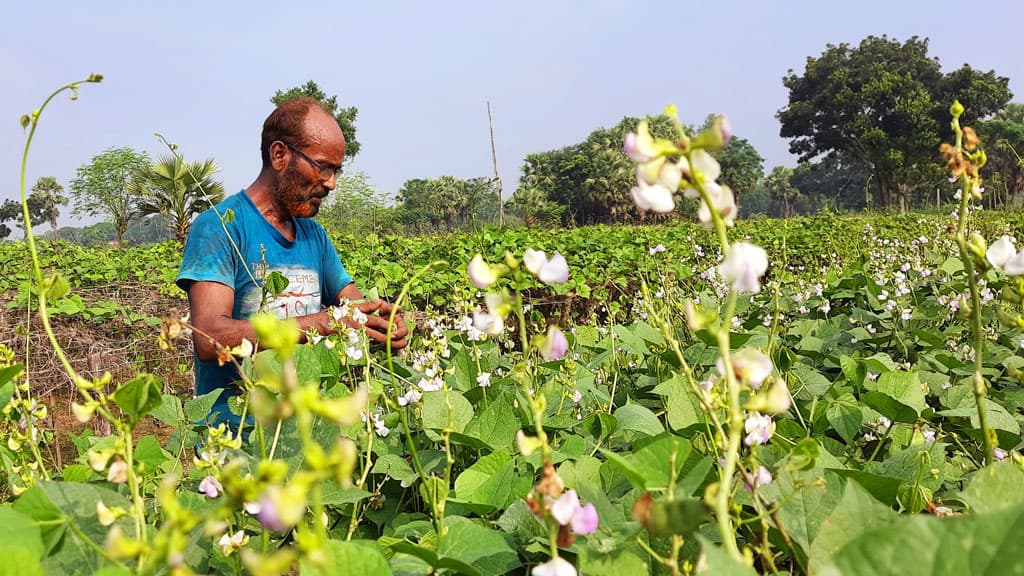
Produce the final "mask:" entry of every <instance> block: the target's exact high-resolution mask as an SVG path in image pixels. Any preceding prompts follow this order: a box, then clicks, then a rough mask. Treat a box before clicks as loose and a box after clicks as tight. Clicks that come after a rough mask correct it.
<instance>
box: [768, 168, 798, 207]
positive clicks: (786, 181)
mask: <svg viewBox="0 0 1024 576" xmlns="http://www.w3.org/2000/svg"><path fill="white" fill-rule="evenodd" d="M792 177H793V169H792V168H786V167H785V166H776V167H775V168H772V173H771V174H769V175H768V177H767V178H765V180H764V186H765V188H766V189H767V190H768V194H769V196H770V197H771V199H772V202H774V203H775V204H776V205H777V206H780V207H781V208H782V210H781V212H782V217H783V218H789V217H790V216H792V214H793V201H794V200H796V199H797V198H798V197H799V196H800V191H799V190H797V189H796V188H794V187H793V184H792V183H791V182H790V179H791V178H792Z"/></svg>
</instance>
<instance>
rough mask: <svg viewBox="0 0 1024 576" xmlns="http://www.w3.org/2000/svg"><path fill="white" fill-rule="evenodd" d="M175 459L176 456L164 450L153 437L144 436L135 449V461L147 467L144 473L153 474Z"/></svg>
mask: <svg viewBox="0 0 1024 576" xmlns="http://www.w3.org/2000/svg"><path fill="white" fill-rule="evenodd" d="M173 459H174V456H172V455H171V454H170V452H168V451H166V450H164V449H163V448H162V447H161V446H160V442H159V441H158V440H157V439H156V437H155V436H153V435H148V436H143V437H142V439H141V440H139V443H138V445H137V446H136V447H135V461H136V462H141V463H142V464H144V465H145V467H144V468H143V473H150V472H153V471H154V470H156V469H157V467H158V466H160V465H161V464H163V463H164V462H167V461H168V460H173Z"/></svg>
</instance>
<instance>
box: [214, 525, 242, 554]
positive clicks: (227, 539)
mask: <svg viewBox="0 0 1024 576" xmlns="http://www.w3.org/2000/svg"><path fill="white" fill-rule="evenodd" d="M248 541H249V535H248V534H246V533H245V530H239V531H238V532H235V533H234V534H231V535H228V533H227V532H225V533H224V535H223V536H221V537H220V540H218V541H217V545H218V546H220V549H221V550H222V551H223V552H224V555H225V556H230V555H231V553H232V552H234V551H235V550H238V549H239V548H241V547H242V546H245V544H246V543H247V542H248Z"/></svg>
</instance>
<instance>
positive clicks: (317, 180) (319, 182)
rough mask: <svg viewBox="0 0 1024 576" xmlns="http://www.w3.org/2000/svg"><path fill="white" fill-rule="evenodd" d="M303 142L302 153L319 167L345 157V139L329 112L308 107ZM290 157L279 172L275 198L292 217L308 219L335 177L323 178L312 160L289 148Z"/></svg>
mask: <svg viewBox="0 0 1024 576" xmlns="http://www.w3.org/2000/svg"><path fill="white" fill-rule="evenodd" d="M305 128H306V141H307V142H308V145H306V146H303V147H302V148H301V150H302V152H303V153H304V154H306V155H307V156H309V158H310V159H312V160H314V161H315V162H317V163H319V164H320V165H321V166H322V167H323V166H326V167H330V168H337V167H340V166H341V163H342V160H343V159H344V157H345V138H344V136H342V134H341V129H340V128H338V123H337V122H336V121H335V120H334V118H331V117H330V116H329V115H327V114H324V113H322V112H320V111H318V110H311V111H310V113H309V116H308V117H307V118H306V123H305ZM289 153H290V154H291V159H290V160H289V162H288V164H287V166H286V167H285V169H284V171H283V172H281V176H280V179H279V180H278V184H277V197H278V199H279V200H280V202H281V204H283V207H284V209H285V211H286V212H287V213H288V214H289V215H290V216H292V217H293V218H311V217H313V216H316V214H317V212H319V211H320V203H321V202H322V201H323V199H324V198H325V197H326V196H327V194H328V193H329V192H330V191H331V190H334V186H335V182H334V178H333V177H331V178H323V177H322V176H321V175H320V169H319V168H317V167H316V166H314V164H313V162H310V161H309V159H307V158H304V157H303V156H302V155H301V154H298V153H296V152H294V151H292V150H290V149H289Z"/></svg>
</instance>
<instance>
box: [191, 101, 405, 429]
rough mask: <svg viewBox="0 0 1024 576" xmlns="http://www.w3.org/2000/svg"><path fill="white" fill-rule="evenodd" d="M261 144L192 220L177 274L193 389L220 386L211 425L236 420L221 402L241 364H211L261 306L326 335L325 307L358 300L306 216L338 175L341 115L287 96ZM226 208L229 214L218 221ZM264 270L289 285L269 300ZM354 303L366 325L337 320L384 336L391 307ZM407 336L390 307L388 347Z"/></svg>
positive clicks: (248, 329)
mask: <svg viewBox="0 0 1024 576" xmlns="http://www.w3.org/2000/svg"><path fill="white" fill-rule="evenodd" d="M260 151H261V154H262V157H263V168H262V170H261V171H260V174H259V176H258V177H257V178H256V181H255V182H253V183H252V184H251V185H250V186H249V187H248V188H246V189H244V190H242V191H241V193H239V194H236V195H234V196H231V197H229V198H227V199H226V200H224V201H223V202H221V203H220V204H218V205H217V207H216V209H215V210H214V209H210V210H207V211H206V212H204V213H203V214H201V215H200V216H199V217H198V218H196V221H195V222H194V223H193V225H192V230H191V232H190V233H189V236H188V241H187V243H186V244H185V253H184V256H183V259H182V263H181V270H180V271H179V273H178V280H177V284H178V286H179V287H181V288H182V289H183V290H185V291H186V292H188V300H189V308H190V310H191V313H190V316H191V322H192V324H193V326H194V327H195V328H196V334H195V336H194V337H193V340H194V343H195V344H194V348H195V360H196V362H195V364H196V393H197V394H198V395H203V394H206V393H209V392H212V391H214V390H218V389H220V390H223V391H224V392H222V393H221V395H220V396H219V397H218V400H217V403H216V404H215V405H214V407H213V409H212V410H211V416H212V417H211V418H210V419H209V420H210V423H211V424H212V423H220V422H228V423H229V424H230V425H232V426H235V427H237V426H238V424H239V417H238V416H237V415H234V414H232V413H231V412H230V410H228V407H227V401H228V399H229V398H230V397H231V396H232V395H235V394H238V393H239V389H238V387H237V386H236V385H235V384H234V383H235V382H236V381H238V380H239V376H238V372H237V370H236V369H235V368H234V366H233V365H231V364H230V363H228V364H225V365H224V366H220V365H219V364H218V362H217V348H218V344H219V345H220V346H238V345H239V344H240V343H241V342H242V340H243V339H248V340H249V341H250V342H255V341H256V338H255V335H254V333H253V328H252V324H251V323H250V322H249V320H248V318H249V317H250V316H252V315H253V314H255V313H256V312H257V311H258V310H259V309H260V307H261V305H264V304H265V305H264V306H263V308H264V310H266V311H268V312H271V313H274V314H276V315H278V316H279V317H282V318H294V319H295V320H296V321H297V322H298V324H299V328H300V329H301V330H303V332H305V331H307V330H309V329H315V330H316V331H317V332H318V333H319V334H321V335H327V334H331V333H333V332H334V331H335V330H333V329H332V328H331V324H332V320H333V318H331V317H330V316H329V312H328V311H327V310H326V309H325V308H324V307H325V306H330V305H335V304H338V303H339V302H340V301H341V300H343V299H344V300H348V301H362V300H363V295H362V294H361V293H360V292H359V289H358V288H357V287H356V285H355V284H354V283H353V281H352V276H350V275H349V273H348V272H347V271H346V270H345V267H344V265H342V263H341V260H340V258H339V257H338V253H337V251H336V250H335V248H334V246H333V245H332V244H331V242H330V240H329V239H328V237H327V233H326V232H325V231H324V228H323V226H321V225H320V224H319V223H318V222H316V221H315V220H312V219H311V218H312V217H313V216H315V215H316V213H317V212H318V211H319V209H320V203H321V202H322V201H323V199H324V197H326V196H327V194H328V193H329V192H330V191H331V190H333V189H334V187H335V185H336V182H335V179H336V178H337V176H338V175H339V174H340V173H341V163H342V160H343V159H344V157H345V136H344V135H343V134H342V133H341V129H340V128H339V127H338V123H337V122H336V121H335V119H334V118H333V117H332V116H331V115H330V113H328V112H327V111H326V110H324V109H323V107H321V105H320V104H319V103H318V102H317V101H316V100H314V99H312V98H296V99H294V100H289V101H288V102H285V103H283V104H281V105H280V106H278V107H277V109H275V110H274V111H273V112H272V113H271V114H270V116H269V117H267V119H266V121H265V122H264V124H263V135H262V141H261V144H260ZM229 212H230V213H233V218H231V217H225V218H223V220H222V216H223V215H226V214H228V213H229ZM271 271H278V272H280V273H281V274H282V275H284V277H285V278H287V279H288V286H287V288H285V291H284V292H283V293H281V294H276V295H274V294H271V295H269V297H268V298H269V300H270V301H269V303H267V302H265V298H264V296H265V295H264V290H263V288H262V286H263V285H264V282H265V279H266V278H267V276H268V275H269V273H270V272H271ZM356 307H357V308H359V310H361V311H362V312H363V313H365V314H366V315H367V317H368V319H367V321H366V322H365V324H364V325H362V326H360V325H358V324H357V323H355V322H354V321H353V320H352V319H351V318H347V319H343V322H346V323H347V324H349V325H350V326H352V327H354V328H361V329H363V330H365V331H366V334H367V335H368V336H369V337H370V338H371V339H372V340H373V341H375V342H385V341H386V340H387V328H388V317H389V316H390V314H391V312H392V305H391V304H389V303H387V302H383V301H380V300H376V301H372V302H361V303H359V304H357V305H356ZM200 333H202V334H200ZM407 335H408V330H407V328H406V326H405V324H404V322H403V321H402V318H401V316H400V315H396V316H395V325H394V326H393V327H392V333H391V347H392V348H402V347H404V346H405V345H406V336H407ZM211 339H212V341H211Z"/></svg>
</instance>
